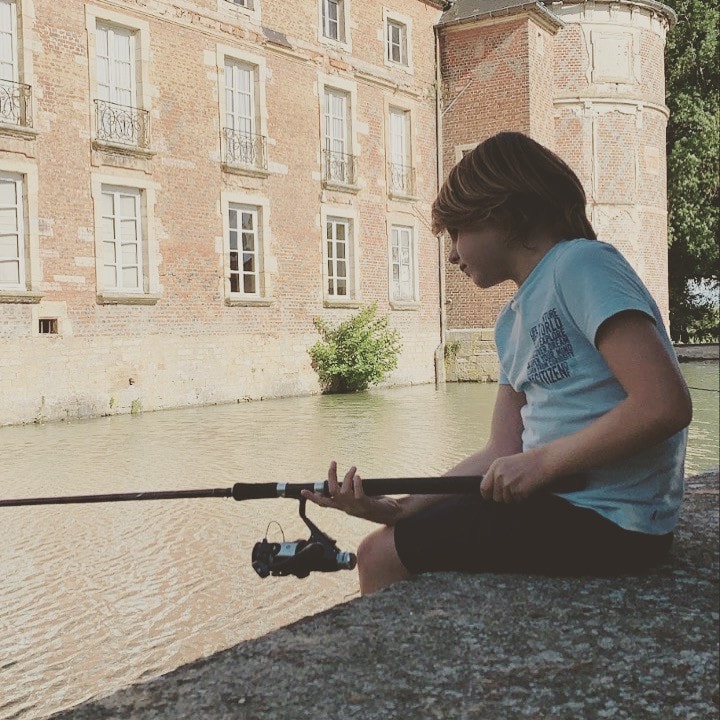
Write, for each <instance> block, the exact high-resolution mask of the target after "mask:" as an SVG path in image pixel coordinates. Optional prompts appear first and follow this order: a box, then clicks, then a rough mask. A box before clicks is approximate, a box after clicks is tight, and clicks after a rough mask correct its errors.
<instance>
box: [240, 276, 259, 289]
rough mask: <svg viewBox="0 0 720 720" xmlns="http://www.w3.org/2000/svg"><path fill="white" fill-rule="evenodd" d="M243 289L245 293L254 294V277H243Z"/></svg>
mask: <svg viewBox="0 0 720 720" xmlns="http://www.w3.org/2000/svg"><path fill="white" fill-rule="evenodd" d="M243 289H244V291H245V292H246V293H255V292H256V290H255V276H254V275H245V276H244V277H243Z"/></svg>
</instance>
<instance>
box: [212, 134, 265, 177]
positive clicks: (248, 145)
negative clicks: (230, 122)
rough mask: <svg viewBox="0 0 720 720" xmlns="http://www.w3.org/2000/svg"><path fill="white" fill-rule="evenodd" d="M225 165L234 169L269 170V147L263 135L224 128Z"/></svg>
mask: <svg viewBox="0 0 720 720" xmlns="http://www.w3.org/2000/svg"><path fill="white" fill-rule="evenodd" d="M223 133H224V136H225V164H226V165H232V166H233V167H246V168H254V169H256V170H267V146H266V140H265V137H264V136H263V135H254V134H253V133H246V132H240V131H239V130H233V129H232V128H227V127H226V128H223Z"/></svg>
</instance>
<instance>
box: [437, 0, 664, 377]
mask: <svg viewBox="0 0 720 720" xmlns="http://www.w3.org/2000/svg"><path fill="white" fill-rule="evenodd" d="M674 21H675V15H674V13H673V11H672V10H670V9H669V8H668V7H666V6H664V5H661V4H660V3H658V2H655V0H621V1H620V2H617V1H609V0H594V2H583V1H582V0H580V1H579V2H578V1H577V0H571V1H570V2H565V1H564V0H559V1H558V2H552V3H550V2H546V3H535V2H526V0H456V2H454V4H453V6H452V7H451V8H450V9H449V10H448V11H447V12H445V13H444V14H443V17H442V19H441V20H440V23H439V28H438V35H439V41H440V71H441V76H442V79H443V92H442V105H443V107H442V137H443V147H442V167H443V168H445V170H444V171H443V174H446V172H447V169H449V167H450V166H452V165H453V164H454V163H455V162H457V160H459V159H460V158H461V157H462V154H463V153H464V152H466V151H468V150H469V149H471V148H473V147H474V146H475V145H476V144H477V142H479V141H480V140H482V139H483V138H486V137H488V136H490V135H492V134H493V133H496V132H499V131H501V130H519V131H522V132H525V133H527V134H529V135H531V136H532V137H534V138H535V139H536V140H538V141H539V142H541V143H543V144H544V145H547V146H548V147H550V148H552V149H553V150H555V152H557V153H558V154H559V155H560V156H561V157H563V158H564V159H565V160H566V162H568V164H569V165H570V166H571V167H572V168H573V169H574V170H575V171H576V172H577V173H578V175H579V177H580V179H581V181H582V182H583V185H584V187H585V191H586V194H587V197H588V206H589V207H588V211H589V213H588V214H589V216H590V218H591V220H592V223H593V226H594V227H595V230H596V231H597V233H598V236H599V237H600V239H602V240H605V241H607V242H610V243H612V244H613V245H615V246H617V247H618V248H619V249H620V250H621V251H622V252H623V253H624V254H625V256H626V257H627V258H628V260H629V261H630V262H631V264H632V265H633V266H634V267H635V269H636V270H637V271H638V273H639V274H640V276H641V277H642V278H643V280H644V281H645V283H646V284H647V285H648V287H649V289H650V291H651V292H652V293H653V295H654V296H655V299H656V300H657V302H658V304H659V306H660V308H661V310H662V311H663V312H664V314H665V317H666V321H667V317H668V287H667V200H666V182H665V181H666V167H665V160H666V157H665V127H666V124H667V119H668V109H667V107H666V105H665V74H664V47H665V36H666V33H667V31H668V29H669V28H670V27H671V26H672V24H673V23H674ZM512 290H513V289H512V287H511V285H510V284H509V283H508V284H507V285H504V286H498V287H495V288H491V289H489V290H480V289H477V288H474V287H472V286H469V285H468V283H467V280H466V278H464V277H463V276H461V275H460V274H459V273H457V272H454V268H450V269H448V270H446V286H445V303H446V315H447V326H448V327H449V328H451V330H450V335H449V336H450V337H451V338H452V339H454V340H455V341H456V342H457V343H459V344H460V348H459V356H458V358H457V362H456V363H451V368H450V371H451V372H450V375H449V377H450V378H452V379H470V380H477V379H494V378H495V377H496V372H497V370H496V363H495V353H494V346H493V342H492V338H493V333H492V328H493V325H494V322H495V318H496V317H497V313H498V311H499V310H500V308H501V307H502V305H503V304H504V303H505V302H506V301H507V300H508V299H509V297H510V296H511V294H512Z"/></svg>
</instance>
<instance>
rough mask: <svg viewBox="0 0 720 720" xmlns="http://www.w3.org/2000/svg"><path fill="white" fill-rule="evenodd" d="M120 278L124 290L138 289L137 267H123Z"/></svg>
mask: <svg viewBox="0 0 720 720" xmlns="http://www.w3.org/2000/svg"><path fill="white" fill-rule="evenodd" d="M122 278H123V288H125V289H126V290H136V289H138V287H139V283H138V269H137V268H136V267H129V268H123V271H122Z"/></svg>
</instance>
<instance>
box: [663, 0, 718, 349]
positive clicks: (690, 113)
mask: <svg viewBox="0 0 720 720" xmlns="http://www.w3.org/2000/svg"><path fill="white" fill-rule="evenodd" d="M666 2H667V4H668V5H669V6H670V7H672V8H673V9H674V10H675V12H676V13H677V15H678V24H677V26H676V27H675V28H674V29H673V30H672V31H671V32H670V33H669V35H668V42H667V48H666V57H665V59H666V91H667V104H668V106H669V108H670V120H669V122H668V129H667V151H668V211H669V218H668V223H669V227H668V236H669V241H670V250H669V282H670V331H671V334H672V336H673V339H674V340H676V341H681V342H688V341H690V340H709V339H715V341H717V338H718V324H717V317H718V311H717V305H718V289H719V285H718V217H719V215H720V210H719V202H718V184H719V176H718V173H719V166H718V155H719V154H720V114H719V110H720V107H719V100H718V92H719V90H720V63H719V62H718V19H719V16H720V13H719V12H718V7H717V4H716V2H715V0H666Z"/></svg>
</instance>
